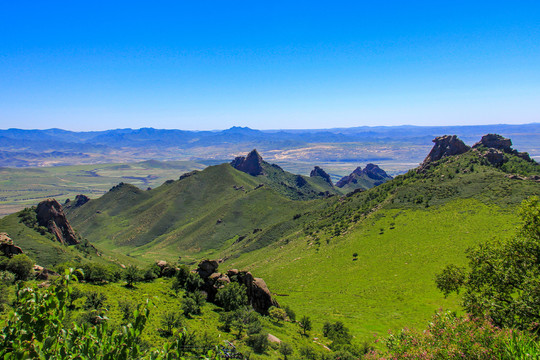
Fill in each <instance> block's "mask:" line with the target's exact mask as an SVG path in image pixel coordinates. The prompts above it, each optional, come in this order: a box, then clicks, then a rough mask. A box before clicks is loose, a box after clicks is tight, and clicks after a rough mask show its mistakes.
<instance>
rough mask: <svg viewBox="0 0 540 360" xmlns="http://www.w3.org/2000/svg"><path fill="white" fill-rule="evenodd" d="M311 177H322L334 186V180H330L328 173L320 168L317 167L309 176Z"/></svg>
mask: <svg viewBox="0 0 540 360" xmlns="http://www.w3.org/2000/svg"><path fill="white" fill-rule="evenodd" d="M309 176H310V177H315V176H320V177H322V178H323V179H324V181H326V182H327V183H329V184H332V179H331V178H330V175H328V174H327V173H326V171H324V170H323V169H321V168H320V167H318V166H315V167H314V168H313V170H311V173H310V174H309Z"/></svg>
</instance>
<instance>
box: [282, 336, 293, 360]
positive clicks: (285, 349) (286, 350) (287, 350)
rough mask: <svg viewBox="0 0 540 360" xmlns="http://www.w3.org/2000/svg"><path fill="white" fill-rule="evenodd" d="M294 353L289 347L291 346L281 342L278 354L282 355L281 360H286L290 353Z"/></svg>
mask: <svg viewBox="0 0 540 360" xmlns="http://www.w3.org/2000/svg"><path fill="white" fill-rule="evenodd" d="M293 352H294V349H293V347H292V346H291V344H289V343H286V342H284V341H282V342H281V343H280V344H279V353H280V354H281V355H283V360H287V357H288V356H289V355H292V353H293Z"/></svg>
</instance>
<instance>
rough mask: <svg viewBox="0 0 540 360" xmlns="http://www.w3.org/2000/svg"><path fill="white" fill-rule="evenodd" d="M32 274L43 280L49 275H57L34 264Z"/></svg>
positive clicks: (47, 278)
mask: <svg viewBox="0 0 540 360" xmlns="http://www.w3.org/2000/svg"><path fill="white" fill-rule="evenodd" d="M34 274H35V277H36V279H37V280H43V281H47V280H49V278H50V277H51V276H59V274H58V273H56V272H54V271H52V270H49V269H47V268H44V267H43V266H39V265H34Z"/></svg>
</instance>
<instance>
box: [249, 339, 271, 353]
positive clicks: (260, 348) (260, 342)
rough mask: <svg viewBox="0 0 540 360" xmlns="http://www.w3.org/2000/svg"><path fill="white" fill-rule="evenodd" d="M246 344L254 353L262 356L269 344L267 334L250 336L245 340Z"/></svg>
mask: <svg viewBox="0 0 540 360" xmlns="http://www.w3.org/2000/svg"><path fill="white" fill-rule="evenodd" d="M246 344H248V346H251V348H252V349H253V351H254V352H255V353H257V354H262V353H264V352H265V351H266V349H268V345H269V344H270V342H269V341H268V334H255V335H250V336H249V337H248V338H247V340H246Z"/></svg>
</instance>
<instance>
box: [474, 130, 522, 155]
mask: <svg viewBox="0 0 540 360" xmlns="http://www.w3.org/2000/svg"><path fill="white" fill-rule="evenodd" d="M482 146H483V147H486V148H488V149H497V150H501V151H503V152H505V153H512V152H513V151H514V150H513V149H512V140H510V139H507V138H505V137H502V136H501V135H499V134H487V135H484V136H482V139H481V140H480V141H479V142H477V143H476V144H474V145H473V149H477V148H479V147H482Z"/></svg>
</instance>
